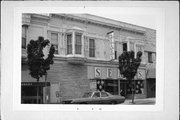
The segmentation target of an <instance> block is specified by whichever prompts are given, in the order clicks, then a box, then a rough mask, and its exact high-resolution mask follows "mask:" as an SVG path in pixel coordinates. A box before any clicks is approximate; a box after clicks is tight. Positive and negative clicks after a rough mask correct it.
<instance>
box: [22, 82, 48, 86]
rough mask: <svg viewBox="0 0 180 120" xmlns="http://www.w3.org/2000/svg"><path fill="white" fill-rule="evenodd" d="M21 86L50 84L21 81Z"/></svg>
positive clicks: (46, 84)
mask: <svg viewBox="0 0 180 120" xmlns="http://www.w3.org/2000/svg"><path fill="white" fill-rule="evenodd" d="M21 86H50V82H46V83H45V82H21Z"/></svg>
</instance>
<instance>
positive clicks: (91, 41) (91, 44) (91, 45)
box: [89, 39, 95, 57]
mask: <svg viewBox="0 0 180 120" xmlns="http://www.w3.org/2000/svg"><path fill="white" fill-rule="evenodd" d="M89 57H95V41H94V39H89Z"/></svg>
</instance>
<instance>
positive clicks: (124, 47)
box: [123, 43, 127, 52]
mask: <svg viewBox="0 0 180 120" xmlns="http://www.w3.org/2000/svg"><path fill="white" fill-rule="evenodd" d="M124 51H127V43H123V52H124Z"/></svg>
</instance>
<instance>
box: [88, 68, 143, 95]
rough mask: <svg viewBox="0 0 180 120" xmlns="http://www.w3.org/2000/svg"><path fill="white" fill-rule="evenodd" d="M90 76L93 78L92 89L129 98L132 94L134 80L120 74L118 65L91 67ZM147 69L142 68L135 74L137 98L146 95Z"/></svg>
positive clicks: (89, 69)
mask: <svg viewBox="0 0 180 120" xmlns="http://www.w3.org/2000/svg"><path fill="white" fill-rule="evenodd" d="M88 71H89V72H88V74H89V75H88V77H89V78H90V80H91V85H90V88H91V90H100V91H102V90H104V91H106V92H109V93H111V94H113V95H122V96H125V97H127V98H129V97H131V94H132V82H133V81H129V80H126V79H125V78H123V77H122V75H120V73H119V70H118V68H117V67H106V66H103V67H92V66H91V67H89V68H88ZM145 72H146V71H145V69H143V68H140V69H139V70H138V73H137V75H136V76H135V94H136V97H137V98H145V97H146V76H145Z"/></svg>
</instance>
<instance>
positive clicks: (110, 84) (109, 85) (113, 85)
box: [97, 80, 118, 95]
mask: <svg viewBox="0 0 180 120" xmlns="http://www.w3.org/2000/svg"><path fill="white" fill-rule="evenodd" d="M97 90H99V91H103V90H104V91H106V92H109V93H111V94H112V95H118V80H97Z"/></svg>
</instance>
